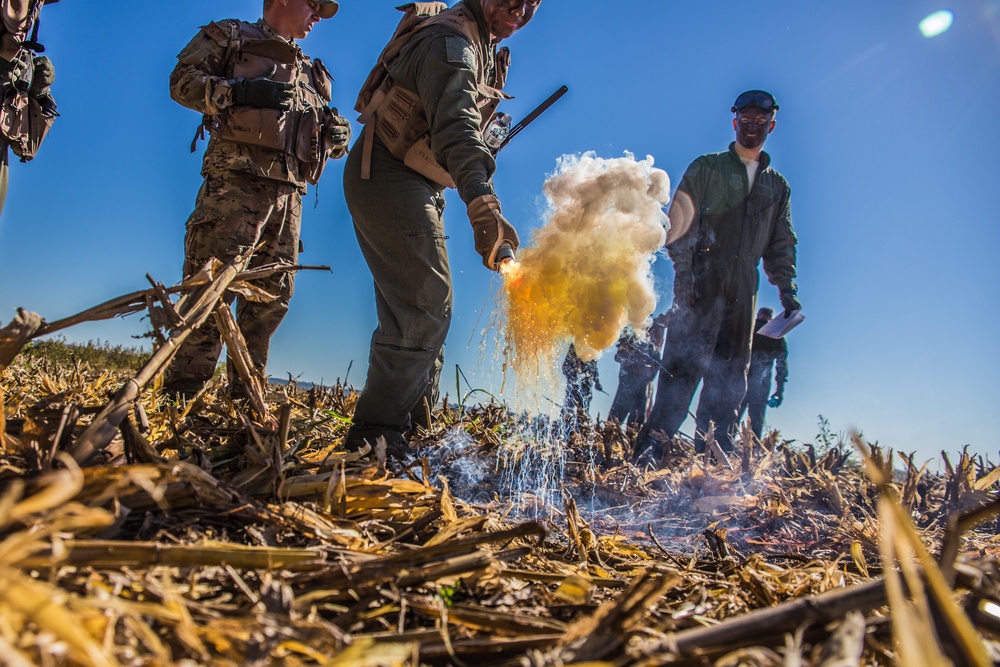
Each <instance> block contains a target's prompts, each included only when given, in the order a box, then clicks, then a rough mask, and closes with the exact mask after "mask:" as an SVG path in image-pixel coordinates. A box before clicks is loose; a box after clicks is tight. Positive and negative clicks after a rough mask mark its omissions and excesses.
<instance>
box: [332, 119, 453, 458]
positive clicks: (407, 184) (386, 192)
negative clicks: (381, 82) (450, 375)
mask: <svg viewBox="0 0 1000 667" xmlns="http://www.w3.org/2000/svg"><path fill="white" fill-rule="evenodd" d="M365 131H367V130H365ZM363 144H364V142H363V140H362V139H360V138H359V139H358V141H357V142H356V143H355V147H354V149H352V150H351V153H350V155H349V156H348V158H347V163H346V164H345V165H344V195H345V197H346V199H347V206H348V208H349V209H350V212H351V217H352V218H353V219H354V231H355V234H356V235H357V237H358V245H360V247H361V252H362V254H363V255H364V257H365V261H366V262H367V263H368V268H369V269H370V270H371V272H372V278H373V279H374V282H375V307H376V311H377V314H378V328H377V329H375V333H374V334H373V335H372V340H371V349H370V352H369V357H368V377H367V380H366V382H365V388H364V390H363V391H362V393H361V397H360V398H359V400H358V405H357V408H356V409H355V411H354V425H353V426H352V427H351V431H350V433H349V434H348V439H349V440H350V439H353V438H359V439H360V438H363V439H369V440H373V439H374V438H376V437H378V436H379V435H383V436H385V437H386V439H387V440H389V441H390V442H392V441H396V442H398V441H399V440H401V439H402V434H403V433H404V432H405V431H406V430H408V429H409V427H410V423H411V411H413V414H415V415H416V416H417V417H418V422H419V421H424V420H423V419H419V417H420V416H421V415H422V414H423V413H424V407H423V402H424V399H425V398H426V400H427V402H428V403H429V405H430V407H432V408H433V407H434V404H435V403H436V402H437V385H438V378H439V377H440V373H441V366H442V362H443V346H444V341H445V337H446V336H447V335H448V329H449V327H450V326H451V313H452V289H451V269H450V267H449V264H448V249H447V246H446V244H445V238H446V237H445V234H444V219H443V217H442V216H443V214H444V193H443V192H442V190H441V189H440V188H439V187H437V186H435V185H433V184H431V183H430V182H429V181H428V180H427V179H425V178H423V177H422V176H419V175H418V174H416V173H415V172H413V171H412V170H411V169H409V168H408V167H405V166H404V165H403V164H402V162H400V161H399V160H397V159H396V158H394V157H393V156H392V155H391V154H390V153H389V151H388V150H387V149H386V148H385V147H384V146H383V145H382V143H381V142H380V141H377V140H376V141H375V145H374V146H373V150H372V171H371V178H370V179H362V178H361V153H362V147H363Z"/></svg>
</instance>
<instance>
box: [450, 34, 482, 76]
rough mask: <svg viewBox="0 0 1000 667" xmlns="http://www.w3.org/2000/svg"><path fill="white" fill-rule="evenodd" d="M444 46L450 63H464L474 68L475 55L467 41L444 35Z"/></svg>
mask: <svg viewBox="0 0 1000 667" xmlns="http://www.w3.org/2000/svg"><path fill="white" fill-rule="evenodd" d="M444 48H445V54H446V55H447V58H448V62H449V63H450V64H453V65H465V66H466V67H469V68H471V69H475V68H476V57H475V55H474V54H473V52H472V48H471V47H470V46H469V43H468V42H466V41H465V40H464V39H462V38H460V37H451V36H448V37H445V38H444Z"/></svg>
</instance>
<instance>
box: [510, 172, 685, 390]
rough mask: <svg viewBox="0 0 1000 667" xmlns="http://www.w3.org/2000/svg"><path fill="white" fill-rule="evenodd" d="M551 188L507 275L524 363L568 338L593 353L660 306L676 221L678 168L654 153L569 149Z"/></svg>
mask: <svg viewBox="0 0 1000 667" xmlns="http://www.w3.org/2000/svg"><path fill="white" fill-rule="evenodd" d="M544 192H545V196H546V198H547V200H548V202H549V208H550V210H549V214H548V219H547V222H546V223H545V225H544V226H542V227H541V228H540V229H539V230H537V231H536V232H535V233H534V234H533V236H532V239H531V244H530V247H522V249H521V250H520V251H519V252H518V261H517V263H516V264H515V265H514V266H513V267H511V268H510V270H509V271H508V272H507V274H506V276H505V287H506V294H507V299H508V304H507V338H508V343H509V345H510V347H511V348H513V352H514V356H515V360H514V365H515V368H516V369H517V370H520V368H519V367H521V366H523V365H525V362H530V361H531V360H534V361H536V362H540V363H544V360H545V359H550V358H551V357H552V355H553V354H554V353H555V352H556V351H557V349H558V350H559V351H562V350H564V349H565V344H566V343H567V342H568V341H572V342H574V343H575V345H576V349H577V353H578V354H579V355H580V356H581V358H583V359H585V360H589V359H593V358H595V357H597V356H599V355H600V353H601V351H602V350H604V349H606V348H608V347H610V346H611V345H613V344H614V343H615V342H616V341H617V340H618V337H619V335H620V334H621V331H622V329H623V328H624V327H625V326H626V325H627V324H631V325H633V326H634V327H636V329H639V330H641V329H643V328H645V326H647V325H648V322H649V317H650V315H651V314H652V313H653V309H654V308H655V307H656V293H655V291H654V289H653V278H652V272H651V264H652V261H653V259H654V253H655V252H656V251H657V250H658V249H660V248H661V247H663V244H664V241H665V239H666V230H667V228H668V227H669V221H668V220H667V216H666V214H665V213H664V211H663V207H664V206H665V205H666V204H667V202H668V201H669V198H670V178H669V177H668V176H667V173H666V172H665V171H663V170H662V169H657V168H655V167H653V158H652V157H649V156H647V157H646V159H645V160H636V159H635V157H634V156H633V155H631V154H629V153H626V154H625V156H624V157H620V158H613V159H605V158H600V157H597V156H596V154H595V153H593V152H588V153H584V154H583V155H567V156H563V157H562V158H560V159H559V160H558V161H557V167H556V171H555V173H553V174H552V175H551V176H550V177H549V178H548V180H547V181H546V182H545V186H544Z"/></svg>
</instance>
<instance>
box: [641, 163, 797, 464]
mask: <svg viewBox="0 0 1000 667" xmlns="http://www.w3.org/2000/svg"><path fill="white" fill-rule="evenodd" d="M770 161H771V158H770V156H769V155H768V154H767V153H765V152H761V154H760V165H759V167H758V171H757V175H756V178H755V180H754V185H753V190H752V191H750V192H748V191H747V190H748V184H749V181H748V179H747V170H746V166H745V165H744V164H743V163H742V162H741V161H740V158H739V155H738V154H737V153H736V147H735V143H733V144H730V146H729V151H728V152H725V153H711V154H708V155H702V156H701V157H699V158H698V159H696V160H695V161H694V162H693V163H691V165H690V166H689V167H688V169H687V171H686V172H685V173H684V177H683V179H682V180H681V183H680V185H679V186H678V194H679V193H680V192H684V193H686V194H687V195H688V196H689V197H690V198H691V201H692V203H693V205H694V211H695V214H694V220H693V221H692V222H691V227H690V229H689V230H688V231H687V233H685V234H684V236H682V237H681V238H679V239H677V240H676V241H674V242H673V243H671V244H670V245H669V246H668V248H667V250H668V252H669V254H670V258H671V259H672V260H673V263H674V276H675V277H674V280H675V284H676V283H677V282H679V281H682V280H693V286H694V289H693V294H692V297H693V298H692V302H691V303H676V300H675V304H674V308H675V312H674V314H673V316H672V318H671V320H670V326H669V327H668V328H667V339H666V344H665V346H664V353H663V362H662V371H661V372H660V379H659V382H658V385H657V393H656V401H655V403H654V404H653V410H652V412H651V413H650V416H649V421H648V422H647V423H646V425H645V427H644V428H643V430H642V431H641V432H640V434H639V441H638V443H637V452H641V451H642V450H644V449H645V448H646V447H650V446H654V445H655V442H654V440H653V439H652V438H651V437H650V433H651V432H653V431H664V432H665V433H666V435H668V436H670V437H673V435H674V434H675V433H677V430H678V429H679V428H680V425H681V424H682V423H683V422H684V419H685V417H686V416H687V413H688V408H689V406H690V404H691V399H692V398H693V397H694V392H695V390H696V389H697V387H698V382H699V381H701V380H704V384H703V386H702V390H701V399H700V401H699V404H698V411H697V416H696V421H697V424H696V428H697V431H696V436H695V448H696V450H698V451H701V450H703V449H704V435H705V432H706V431H707V429H708V425H709V422H714V424H715V431H714V433H715V438H716V441H717V442H719V443H720V445H721V446H722V447H723V449H731V448H732V446H733V437H734V435H735V433H736V425H737V422H738V416H739V409H740V402H741V401H742V400H743V396H744V395H745V394H746V389H747V380H746V374H747V366H748V365H749V363H750V339H751V336H752V334H753V324H754V316H755V312H756V298H757V288H758V285H759V282H760V277H759V274H758V272H757V265H758V263H759V262H760V261H761V259H763V261H764V271H765V273H767V276H768V279H769V280H770V282H771V283H772V284H773V285H775V286H777V288H778V290H779V291H788V290H795V289H796V288H795V283H794V278H795V244H796V238H795V232H794V231H793V230H792V216H791V191H790V189H789V187H788V183H787V182H786V181H785V179H784V177H783V176H782V175H781V174H779V173H778V172H777V171H775V170H774V169H772V168H771V167H770ZM674 199H675V201H676V199H677V196H676V195H675V197H674ZM675 291H676V290H675Z"/></svg>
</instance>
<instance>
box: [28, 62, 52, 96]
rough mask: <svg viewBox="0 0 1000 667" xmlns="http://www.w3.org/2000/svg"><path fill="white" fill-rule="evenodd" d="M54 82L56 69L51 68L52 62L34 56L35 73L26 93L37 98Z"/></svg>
mask: <svg viewBox="0 0 1000 667" xmlns="http://www.w3.org/2000/svg"><path fill="white" fill-rule="evenodd" d="M55 80H56V68H55V67H53V66H52V61H51V60H49V59H48V58H46V57H45V56H35V73H34V76H33V77H32V79H31V88H29V89H28V93H30V94H31V95H33V96H35V97H38V95H40V94H42V93H44V92H47V91H46V90H45V89H46V88H48V87H49V86H51V85H52V82H53V81H55Z"/></svg>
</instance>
